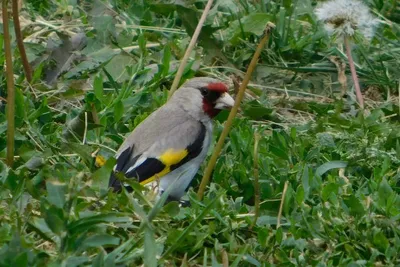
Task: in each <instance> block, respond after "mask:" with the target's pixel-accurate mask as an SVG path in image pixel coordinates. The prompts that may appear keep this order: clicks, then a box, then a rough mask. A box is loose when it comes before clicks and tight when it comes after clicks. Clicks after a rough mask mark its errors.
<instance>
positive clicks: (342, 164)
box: [315, 161, 347, 176]
mask: <svg viewBox="0 0 400 267" xmlns="http://www.w3.org/2000/svg"><path fill="white" fill-rule="evenodd" d="M346 167H347V162H346V161H329V162H326V163H324V164H322V165H321V166H319V167H318V168H317V170H316V171H315V174H316V175H319V176H322V175H324V174H325V173H326V172H328V171H330V170H332V169H341V168H346Z"/></svg>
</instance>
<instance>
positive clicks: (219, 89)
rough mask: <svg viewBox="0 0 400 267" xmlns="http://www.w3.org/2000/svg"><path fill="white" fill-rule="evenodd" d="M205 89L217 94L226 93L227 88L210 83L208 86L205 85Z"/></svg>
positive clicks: (220, 84)
mask: <svg viewBox="0 0 400 267" xmlns="http://www.w3.org/2000/svg"><path fill="white" fill-rule="evenodd" d="M207 89H208V90H210V91H215V92H219V93H226V92H228V87H227V86H226V84H224V83H210V84H209V85H207Z"/></svg>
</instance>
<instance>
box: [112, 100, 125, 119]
mask: <svg viewBox="0 0 400 267" xmlns="http://www.w3.org/2000/svg"><path fill="white" fill-rule="evenodd" d="M122 115H124V104H122V101H121V100H118V101H117V102H116V103H115V104H114V121H115V122H116V123H118V122H119V121H120V120H121V118H122Z"/></svg>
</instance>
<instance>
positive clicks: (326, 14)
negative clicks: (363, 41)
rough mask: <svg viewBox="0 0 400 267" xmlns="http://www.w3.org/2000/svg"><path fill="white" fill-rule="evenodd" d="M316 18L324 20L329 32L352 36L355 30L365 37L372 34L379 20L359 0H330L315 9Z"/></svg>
mask: <svg viewBox="0 0 400 267" xmlns="http://www.w3.org/2000/svg"><path fill="white" fill-rule="evenodd" d="M315 14H316V16H317V17H318V20H320V21H322V22H324V24H325V29H326V30H327V31H328V33H329V34H337V35H339V36H343V35H347V36H353V35H354V34H355V32H356V31H358V32H359V33H361V34H362V35H363V36H364V37H365V38H367V39H371V38H372V37H373V36H374V33H375V28H376V27H377V25H378V23H379V20H378V19H376V18H375V17H373V16H372V14H371V13H370V10H369V8H368V6H366V5H365V4H364V3H363V2H361V1H359V0H331V1H327V2H324V3H322V4H321V5H320V6H319V7H317V8H316V9H315Z"/></svg>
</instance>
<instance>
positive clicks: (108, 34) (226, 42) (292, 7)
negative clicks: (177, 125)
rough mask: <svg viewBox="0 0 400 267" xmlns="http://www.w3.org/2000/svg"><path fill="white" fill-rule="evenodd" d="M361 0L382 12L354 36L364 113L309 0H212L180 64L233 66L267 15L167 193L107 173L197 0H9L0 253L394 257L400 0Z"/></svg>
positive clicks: (238, 259)
mask: <svg viewBox="0 0 400 267" xmlns="http://www.w3.org/2000/svg"><path fill="white" fill-rule="evenodd" d="M366 3H368V4H369V6H370V8H371V10H372V12H373V13H374V14H375V15H376V16H378V17H379V18H380V19H381V20H382V21H383V23H381V25H380V28H379V30H378V31H377V32H376V35H375V37H374V38H373V40H372V41H371V42H370V43H365V42H357V43H356V44H355V47H354V48H353V52H354V53H353V57H354V60H355V63H356V64H355V67H356V71H357V74H358V76H359V78H360V85H361V89H362V91H363V93H364V97H365V100H366V103H365V104H366V105H365V107H366V112H365V113H364V112H359V111H358V106H357V103H356V101H355V95H354V93H353V91H352V89H351V88H352V87H353V86H352V84H350V83H349V85H348V96H347V98H344V99H341V98H340V97H339V96H340V94H341V89H342V85H341V84H340V83H339V82H338V71H337V69H336V66H335V65H334V63H332V62H331V61H330V57H331V56H336V57H337V58H338V59H339V60H340V59H341V60H343V61H344V62H347V59H346V54H345V53H344V51H343V49H342V48H341V47H340V46H338V45H337V44H336V43H335V41H334V40H331V39H330V38H329V37H328V35H327V34H326V33H325V31H324V29H323V26H322V25H320V24H318V23H317V21H316V17H315V15H314V14H313V9H314V8H315V5H316V1H311V0H307V1H234V0H232V1H216V4H215V5H214V6H213V7H212V8H211V10H210V13H209V16H208V18H207V19H206V22H205V26H204V28H203V30H202V32H201V33H200V36H199V43H198V45H197V47H196V48H195V50H194V52H193V53H192V54H191V57H190V60H189V64H188V66H187V67H186V68H185V70H184V73H183V78H184V79H188V78H191V77H193V76H194V75H207V76H212V77H218V78H221V79H223V80H225V81H227V82H230V81H231V80H230V78H231V77H232V75H236V76H237V77H238V78H239V79H240V78H243V76H244V73H245V71H246V68H247V65H248V64H249V63H250V60H251V57H252V55H253V53H254V51H255V49H256V46H257V43H258V42H259V39H260V38H261V35H262V31H263V30H264V28H265V24H266V22H268V21H271V22H273V23H274V24H276V26H277V27H276V29H275V30H274V31H273V32H272V35H271V39H270V41H269V44H268V48H265V49H264V50H263V52H262V53H261V56H260V59H259V63H258V65H257V67H256V69H255V71H254V73H253V75H252V79H251V83H250V84H249V86H248V90H247V91H246V95H245V99H244V101H243V103H242V106H241V109H240V111H239V114H238V116H237V117H236V118H235V119H234V120H233V124H232V130H231V132H230V133H229V135H228V138H227V140H226V142H225V144H224V146H223V148H222V153H221V155H220V157H219V158H218V160H217V162H216V166H215V169H214V172H213V174H212V182H211V184H210V185H209V187H208V188H207V190H206V191H205V195H204V198H203V199H202V200H201V201H200V200H199V198H198V197H197V194H196V191H197V189H198V186H199V182H200V178H201V176H202V174H203V173H204V169H205V165H206V164H203V166H202V168H201V170H200V171H199V173H198V175H197V176H196V181H195V182H194V183H193V188H192V189H190V190H189V192H188V198H189V200H190V202H191V207H185V208H182V207H179V206H178V204H177V203H175V202H170V203H168V204H166V205H164V201H165V199H163V198H160V199H155V196H154V193H153V192H152V191H149V190H146V189H144V188H142V187H141V186H140V185H139V184H137V183H135V182H133V181H129V182H130V183H131V185H132V187H133V188H134V192H133V193H131V194H130V193H127V192H122V193H121V194H115V193H112V192H110V191H109V190H108V187H107V185H108V177H109V173H110V171H111V169H112V168H113V166H114V163H115V159H113V156H114V153H115V150H116V149H117V148H118V146H119V145H120V144H121V143H122V141H123V138H124V136H125V135H126V134H128V133H129V132H130V131H132V130H133V129H134V128H135V126H137V125H138V124H139V123H140V122H141V121H142V120H144V119H145V118H146V117H147V116H148V115H149V114H150V113H151V112H152V111H154V110H155V109H156V108H158V107H159V106H161V105H162V104H163V103H165V101H167V98H168V89H169V88H170V86H171V84H172V81H173V79H174V77H175V73H176V71H177V68H178V64H177V63H179V60H180V59H181V58H182V57H183V55H184V53H185V49H186V47H187V45H188V43H189V41H190V35H191V34H192V33H193V32H194V29H195V27H196V24H197V21H198V18H200V14H201V11H202V10H203V8H204V6H205V2H204V1H203V2H200V1H198V2H196V1H195V2H194V3H193V4H192V5H189V4H186V5H178V4H172V3H168V2H157V1H145V2H142V1H126V0H116V1H108V2H105V1H104V2H103V1H96V0H93V1H85V2H81V3H80V4H77V3H72V2H68V3H67V2H64V1H56V0H54V1H47V2H43V1H34V0H29V1H26V2H25V3H24V6H23V8H22V9H21V10H20V15H21V19H20V20H21V29H22V33H23V36H24V45H25V49H26V52H27V57H28V60H29V62H30V63H31V66H32V67H33V76H32V82H31V84H30V85H28V84H27V83H26V81H25V79H24V71H23V66H22V62H21V59H20V57H19V53H18V50H16V47H17V43H16V41H15V36H14V35H13V32H14V31H13V29H11V30H10V33H11V35H12V48H13V61H14V62H13V63H14V73H15V75H14V78H15V89H16V90H15V100H16V102H15V126H16V128H15V157H14V161H15V162H14V165H13V168H10V167H7V165H6V163H5V160H6V129H7V120H6V115H5V104H6V102H5V101H3V99H5V98H6V97H7V93H6V81H5V79H6V78H5V75H6V74H5V72H4V67H3V66H4V60H5V55H4V52H0V61H1V63H2V64H0V65H1V67H0V68H2V69H1V70H3V71H0V97H1V98H0V99H1V106H0V110H1V112H0V159H1V160H0V266H42V265H46V266H47V265H48V266H59V265H65V266H89V265H92V266H116V265H127V266H141V265H145V266H156V265H157V264H158V265H160V266H221V265H222V266H227V265H229V266H295V265H300V266H306V265H311V266H338V265H339V266H344V265H346V266H397V265H399V264H400V257H399V253H398V251H400V224H399V221H400V196H399V194H400V175H399V173H400V172H399V170H400V123H399V121H400V120H399V119H400V107H399V100H398V99H399V81H400V75H399V72H398V70H399V68H400V53H399V49H398V47H399V46H400V31H399V29H400V28H399V23H400V16H399V14H400V11H399V8H400V7H399V6H398V3H397V1H395V0H391V1H367V2H366ZM10 24H11V27H12V25H13V24H12V23H10ZM3 42H4V38H3V35H0V44H1V45H3ZM125 48H127V49H125ZM345 74H346V75H347V80H348V81H351V79H350V72H349V69H348V68H347V69H346V72H345ZM227 116H228V114H227V113H221V114H220V115H219V116H218V117H217V118H216V122H215V135H214V139H213V142H215V143H216V141H217V138H218V137H219V136H220V134H221V131H222V129H223V125H224V121H225V120H226V118H227ZM258 135H259V140H258V138H257V140H258V144H256V145H255V136H258ZM211 152H212V151H210V154H211ZM96 156H97V161H96ZM99 156H101V157H102V158H104V160H105V162H104V164H100V165H101V166H100V165H99V164H98V163H99V162H100V161H101V158H100V157H99ZM255 160H256V162H255ZM255 179H256V181H255ZM258 187H259V188H258ZM255 188H256V189H255ZM255 196H257V198H255ZM255 201H256V202H255ZM255 203H256V205H255Z"/></svg>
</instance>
